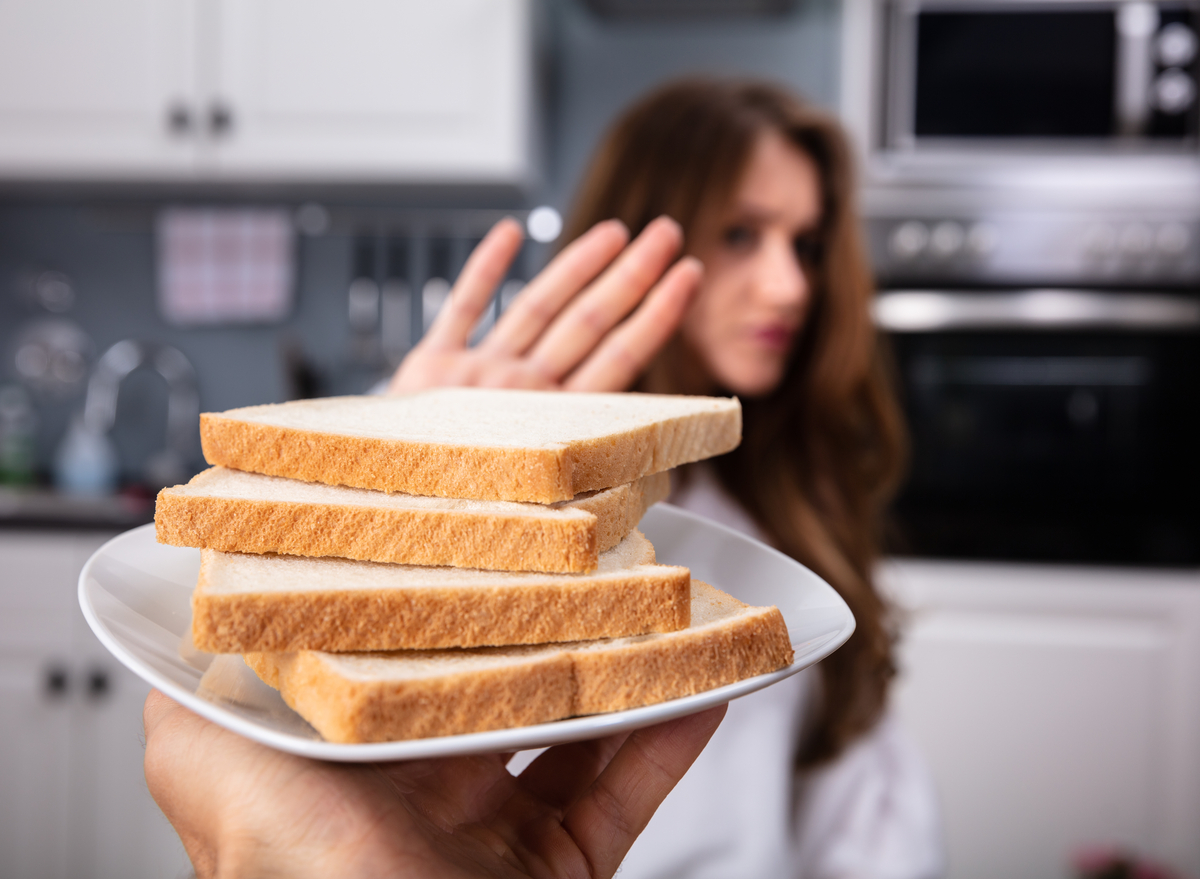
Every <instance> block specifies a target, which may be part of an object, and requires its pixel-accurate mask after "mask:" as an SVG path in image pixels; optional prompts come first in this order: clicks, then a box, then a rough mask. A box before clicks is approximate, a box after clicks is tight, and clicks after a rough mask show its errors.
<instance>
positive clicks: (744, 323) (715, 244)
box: [680, 131, 821, 397]
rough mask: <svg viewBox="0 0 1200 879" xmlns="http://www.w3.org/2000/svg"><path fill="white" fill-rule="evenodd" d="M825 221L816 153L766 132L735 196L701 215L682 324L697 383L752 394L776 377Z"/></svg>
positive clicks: (807, 298)
mask: <svg viewBox="0 0 1200 879" xmlns="http://www.w3.org/2000/svg"><path fill="white" fill-rule="evenodd" d="M820 222H821V184H820V179H819V177H818V172H817V168H816V165H815V164H814V163H813V161H812V159H810V158H809V157H808V156H807V155H806V154H805V153H803V152H801V151H800V150H799V149H797V148H796V147H795V146H793V145H792V144H791V143H790V142H789V141H787V140H786V139H785V138H784V137H783V135H781V134H779V133H777V132H774V131H770V132H766V133H764V134H762V135H760V136H759V138H758V142H757V143H756V144H755V146H754V149H753V151H752V153H751V156H750V161H749V164H748V165H747V166H746V170H745V172H744V174H743V176H742V179H741V180H740V181H739V182H738V184H737V186H736V188H735V190H734V193H733V197H732V199H731V200H730V203H729V204H728V205H727V206H726V207H725V208H724V210H722V211H720V212H718V213H717V214H716V215H715V216H714V217H712V218H710V219H709V220H708V221H704V222H701V223H700V224H699V228H698V229H697V230H696V234H695V239H694V241H693V246H692V248H691V252H692V253H693V254H695V255H696V256H697V257H699V258H700V260H701V261H702V262H703V263H704V280H703V282H702V284H701V287H700V291H699V293H698V294H697V296H696V299H695V301H694V302H693V303H692V305H691V307H690V309H689V310H688V312H687V314H686V315H685V317H684V319H683V324H682V326H681V329H680V333H681V336H682V341H683V343H684V345H685V346H686V348H687V349H689V350H688V353H689V354H690V355H691V356H690V357H689V358H688V359H689V360H691V361H693V362H694V363H695V368H697V369H699V370H700V371H701V372H702V373H704V374H702V375H697V376H694V377H689V378H694V379H695V384H696V385H705V384H706V385H709V386H719V387H722V388H726V389H728V390H729V391H732V392H733V393H735V394H739V395H741V396H746V397H755V396H760V395H763V394H767V393H769V392H770V391H772V390H773V389H774V388H775V387H776V386H777V385H778V384H779V382H780V381H781V380H782V378H783V373H784V369H785V368H786V365H787V360H788V355H789V354H790V353H791V351H792V349H793V347H794V346H795V342H796V337H797V335H798V333H799V330H800V328H801V326H802V325H803V323H804V317H805V315H806V313H807V312H808V309H809V305H810V303H811V301H812V296H813V290H812V281H811V277H812V276H811V274H810V272H811V267H810V266H808V265H806V262H807V261H808V259H807V258H808V257H809V255H810V254H811V253H812V252H813V251H814V247H815V245H816V243H817V238H816V236H817V234H818V228H819V226H820ZM692 383H693V382H691V381H689V382H688V384H692Z"/></svg>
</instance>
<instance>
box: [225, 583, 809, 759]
mask: <svg viewBox="0 0 1200 879" xmlns="http://www.w3.org/2000/svg"><path fill="white" fill-rule="evenodd" d="M691 596H692V598H691V603H692V613H691V616H692V622H691V625H690V626H689V627H688V628H686V629H683V630H681V631H677V632H671V633H668V634H658V635H641V636H637V637H632V638H619V639H615V640H610V641H591V642H585V643H574V644H561V645H557V646H555V645H547V646H536V647H498V648H483V649H477V650H438V651H430V650H424V651H402V652H393V653H352V654H334V653H322V652H315V651H301V652H296V653H283V654H279V653H256V654H249V655H247V656H246V662H247V663H248V664H249V665H250V667H251V668H253V669H254V671H255V672H257V674H258V676H259V677H261V678H262V679H263V680H264V681H266V682H267V683H268V684H270V685H271V686H272V687H275V688H276V689H278V690H279V691H280V693H281V694H282V695H283V699H284V701H285V702H287V704H288V705H290V706H291V707H292V708H293V709H294V710H295V711H296V712H298V713H299V714H300V715H301V716H302V717H303V718H304V719H305V720H307V721H308V722H309V723H311V724H312V725H313V726H314V727H315V728H316V729H317V731H318V732H319V733H320V734H321V735H322V736H324V737H325V738H326V739H327V740H329V741H331V742H382V741H392V740H396V739H415V738H427V737H430V736H449V735H457V734H460V733H470V732H481V731H483V730H490V729H502V728H507V727H515V726H528V725H530V724H536V723H545V722H548V721H551V720H558V719H561V718H564V717H572V716H575V715H580V714H598V713H602V712H608V711H620V710H623V709H626V708H636V707H638V706H640V705H650V704H653V703H656V702H664V701H666V700H668V699H676V698H678V697H680V696H687V695H690V694H693V693H699V692H703V691H704V690H711V689H712V688H714V687H720V686H723V685H725V684H730V683H733V682H734V681H739V680H742V679H743V678H748V677H753V676H754V675H758V674H764V673H766V672H770V671H775V670H776V669H779V668H782V667H784V666H786V665H788V664H790V663H791V661H792V646H791V643H790V642H789V639H788V632H787V626H786V625H785V624H784V621H783V616H782V615H781V614H780V613H779V611H778V610H777V609H776V608H774V607H749V606H747V605H745V604H742V603H741V602H740V601H738V600H737V599H735V598H732V597H730V596H729V595H726V594H725V593H724V592H721V591H720V590H718V589H714V588H713V587H712V586H709V585H708V584H707V583H702V582H700V581H699V580H693V581H692V584H691Z"/></svg>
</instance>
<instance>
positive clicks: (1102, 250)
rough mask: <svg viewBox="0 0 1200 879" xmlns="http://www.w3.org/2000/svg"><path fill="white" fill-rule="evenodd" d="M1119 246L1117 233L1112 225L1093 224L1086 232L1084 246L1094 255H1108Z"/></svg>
mask: <svg viewBox="0 0 1200 879" xmlns="http://www.w3.org/2000/svg"><path fill="white" fill-rule="evenodd" d="M1116 246H1117V233H1116V232H1114V231H1113V228H1112V226H1108V225H1104V224H1100V225H1098V226H1092V227H1091V228H1090V229H1088V230H1087V232H1086V233H1084V236H1083V248H1084V250H1086V251H1087V252H1088V253H1090V254H1091V255H1092V256H1108V255H1109V254H1110V253H1112V252H1113V250H1115V249H1116Z"/></svg>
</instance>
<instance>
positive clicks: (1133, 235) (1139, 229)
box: [1121, 223, 1154, 256]
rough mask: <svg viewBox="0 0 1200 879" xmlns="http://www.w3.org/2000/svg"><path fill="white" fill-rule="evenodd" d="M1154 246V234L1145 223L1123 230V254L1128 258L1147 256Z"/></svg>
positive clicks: (1135, 224)
mask: <svg viewBox="0 0 1200 879" xmlns="http://www.w3.org/2000/svg"><path fill="white" fill-rule="evenodd" d="M1153 246H1154V234H1153V233H1152V232H1151V231H1150V227H1149V226H1147V225H1145V224H1143V223H1134V224H1133V225H1131V226H1126V227H1125V228H1124V229H1122V230H1121V252H1122V253H1124V254H1125V255H1126V256H1145V255H1146V254H1147V253H1149V252H1150V248H1151V247H1153Z"/></svg>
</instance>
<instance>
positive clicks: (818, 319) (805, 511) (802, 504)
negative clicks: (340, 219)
mask: <svg viewBox="0 0 1200 879" xmlns="http://www.w3.org/2000/svg"><path fill="white" fill-rule="evenodd" d="M771 130H774V131H777V132H779V133H781V134H782V135H783V136H784V137H786V138H787V139H788V140H790V141H791V143H793V144H795V145H796V147H797V148H799V149H800V150H801V151H803V152H804V153H805V154H807V155H808V156H809V157H810V158H811V159H812V160H813V161H814V162H815V163H816V165H817V168H818V170H819V172H820V178H821V182H822V187H823V191H822V193H821V195H822V200H823V214H822V225H821V239H822V252H821V257H820V259H819V260H818V262H817V264H816V265H815V266H814V267H813V269H812V271H811V274H812V275H813V276H812V277H810V278H809V282H810V283H811V284H812V286H813V290H814V291H815V294H816V295H815V297H814V300H813V306H812V308H811V310H810V311H809V314H808V318H807V321H806V325H805V327H804V329H803V331H802V333H801V336H800V338H799V339H798V342H797V345H796V349H795V351H794V352H793V353H792V356H791V359H790V361H789V365H788V368H787V371H786V374H785V376H784V378H783V380H782V382H781V383H780V385H779V386H778V387H777V388H776V389H775V390H774V391H772V392H771V393H770V394H768V395H766V396H763V397H761V398H756V399H746V400H743V401H742V403H743V407H744V429H743V438H742V444H741V446H739V447H738V449H736V450H735V451H734V452H731V453H730V454H728V455H725V456H724V457H722V458H719V459H717V461H716V462H715V467H716V472H717V474H718V476H719V478H720V481H721V483H722V485H723V486H724V488H725V489H726V490H727V491H728V492H729V494H730V495H732V496H733V497H734V498H735V499H736V500H737V501H738V502H739V503H741V504H742V506H743V507H745V509H746V510H747V511H748V512H749V513H750V514H751V515H752V516H753V517H754V519H755V521H756V522H757V523H758V524H759V526H760V527H762V529H763V530H764V531H765V532H766V533H767V534H768V535H769V536H770V538H771V540H772V541H773V542H774V543H775V545H776V546H777V547H778V548H779V549H781V550H783V551H784V552H786V553H787V554H788V555H790V556H792V557H793V558H795V559H796V560H798V561H800V562H801V563H803V564H805V565H807V566H808V567H810V568H812V569H813V570H814V571H816V572H817V573H818V574H820V575H821V576H822V577H824V578H825V579H826V580H827V581H829V582H830V583H831V584H832V585H833V586H834V588H836V589H837V590H838V592H839V593H841V595H842V597H843V598H844V599H845V600H846V603H847V604H848V605H849V606H850V609H851V611H853V613H854V618H855V620H856V622H857V628H856V629H855V632H854V634H853V635H852V636H851V638H850V640H849V641H848V642H846V644H845V646H843V647H842V648H841V649H840V650H838V651H837V652H836V653H834V654H833V655H832V656H830V657H829V658H828V659H826V660H825V661H824V662H822V663H821V671H822V682H823V685H824V686H823V688H822V691H823V704H822V709H821V712H820V715H819V717H818V719H817V722H816V723H815V725H814V726H813V728H812V730H811V732H810V734H809V736H808V738H807V739H806V741H805V742H804V743H803V745H802V749H801V751H800V753H799V754H798V760H799V762H800V764H802V765H812V764H815V763H819V762H821V761H824V760H827V759H830V758H832V757H834V756H836V755H837V754H838V753H839V752H840V751H841V750H842V749H843V748H845V747H846V745H847V744H848V743H849V742H850V741H851V740H853V739H854V738H855V737H856V736H857V735H859V734H861V733H863V732H864V731H866V730H867V729H869V728H870V727H871V726H872V725H873V724H874V723H875V721H876V720H878V718H879V716H880V713H881V711H882V710H883V707H884V704H885V701H886V698H887V689H888V683H889V681H890V680H891V678H892V676H893V674H894V667H893V663H892V639H891V635H890V631H889V626H888V622H887V619H886V612H885V611H886V609H885V606H884V603H883V601H882V600H881V599H880V597H879V595H878V594H877V593H876V591H875V589H874V588H873V586H872V573H871V568H872V563H873V562H874V560H875V558H876V555H877V549H878V544H879V530H880V519H881V516H882V513H883V508H884V505H885V504H886V502H887V500H888V499H889V498H890V496H891V493H892V490H893V488H894V486H895V484H896V482H897V480H898V477H899V474H900V471H901V469H902V466H903V461H904V448H905V443H904V430H903V425H902V422H901V418H900V415H899V411H898V408H897V406H896V403H895V399H894V397H893V394H892V391H891V384H890V380H889V374H888V370H887V368H886V358H885V356H884V352H883V351H882V350H881V343H880V340H879V339H878V337H877V334H876V332H875V330H874V328H873V326H872V324H871V319H870V301H871V296H872V293H873V289H872V282H871V276H870V273H869V270H868V267H867V260H866V254H865V251H864V248H863V244H862V239H861V232H860V229H859V223H858V218H857V216H856V215H855V211H854V207H853V181H852V173H851V171H852V169H851V160H850V151H849V149H848V147H847V144H846V141H845V137H844V135H843V134H842V132H841V129H840V128H839V127H838V125H837V123H836V122H834V121H832V120H831V119H829V118H828V117H826V116H825V115H824V114H822V113H820V112H817V111H815V110H813V109H812V108H810V107H808V106H806V105H805V104H803V103H801V102H800V101H799V100H797V99H796V98H795V97H793V96H792V95H791V94H789V93H788V92H786V91H784V90H782V89H780V88H778V87H775V86H773V85H769V84H766V83H759V82H715V81H707V80H687V81H681V82H676V83H673V84H671V85H668V86H666V87H663V88H661V89H659V90H658V91H656V92H654V93H653V94H651V95H650V96H649V97H647V98H645V99H643V100H642V101H641V102H639V103H638V104H636V105H635V106H633V107H632V108H631V109H629V110H628V111H626V113H625V114H624V115H623V116H622V117H621V118H620V119H619V120H618V121H617V122H616V123H615V125H614V126H613V127H612V129H611V130H610V131H609V134H608V136H607V137H606V139H605V140H604V142H603V143H602V144H601V146H600V149H599V151H598V152H597V154H596V156H595V158H594V159H593V161H592V164H591V167H590V169H589V171H588V173H587V174H586V176H585V178H584V181H583V184H582V187H581V189H580V192H579V194H578V196H577V199H576V202H575V206H574V210H573V211H572V213H571V216H570V218H569V219H568V223H567V229H566V235H565V236H564V239H563V240H564V241H570V240H573V239H574V238H576V237H578V236H579V235H580V234H582V233H583V232H584V231H585V230H587V229H588V228H590V227H591V226H592V225H593V224H595V223H597V222H599V221H601V220H604V219H608V218H611V217H616V218H618V219H620V220H622V221H623V222H624V223H625V224H626V225H627V226H628V227H629V230H630V232H632V233H633V234H635V235H636V234H637V233H638V232H640V231H641V230H642V228H643V227H645V226H646V224H647V223H649V222H650V221H651V220H652V219H654V218H655V217H657V216H659V215H660V214H667V215H669V216H671V217H673V218H674V219H675V220H676V221H678V222H679V223H680V224H681V225H682V226H683V229H684V235H685V242H690V241H691V240H694V235H695V230H696V228H697V225H698V223H699V222H700V220H701V219H702V218H704V217H709V216H713V214H712V213H710V212H714V211H719V210H721V209H722V208H723V207H724V206H725V205H726V204H727V203H728V201H729V199H730V198H731V197H732V196H733V193H734V191H735V189H736V186H737V184H738V182H739V180H740V178H741V176H742V173H743V171H744V170H745V168H746V165H747V163H748V161H749V158H750V154H751V151H752V149H753V147H754V145H755V142H756V140H757V138H758V137H759V136H760V135H761V134H762V133H763V132H765V131H771ZM670 350H671V346H668V349H667V351H668V352H669V351H670ZM668 356H669V355H668ZM667 372H668V373H669V370H668V371H667Z"/></svg>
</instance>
